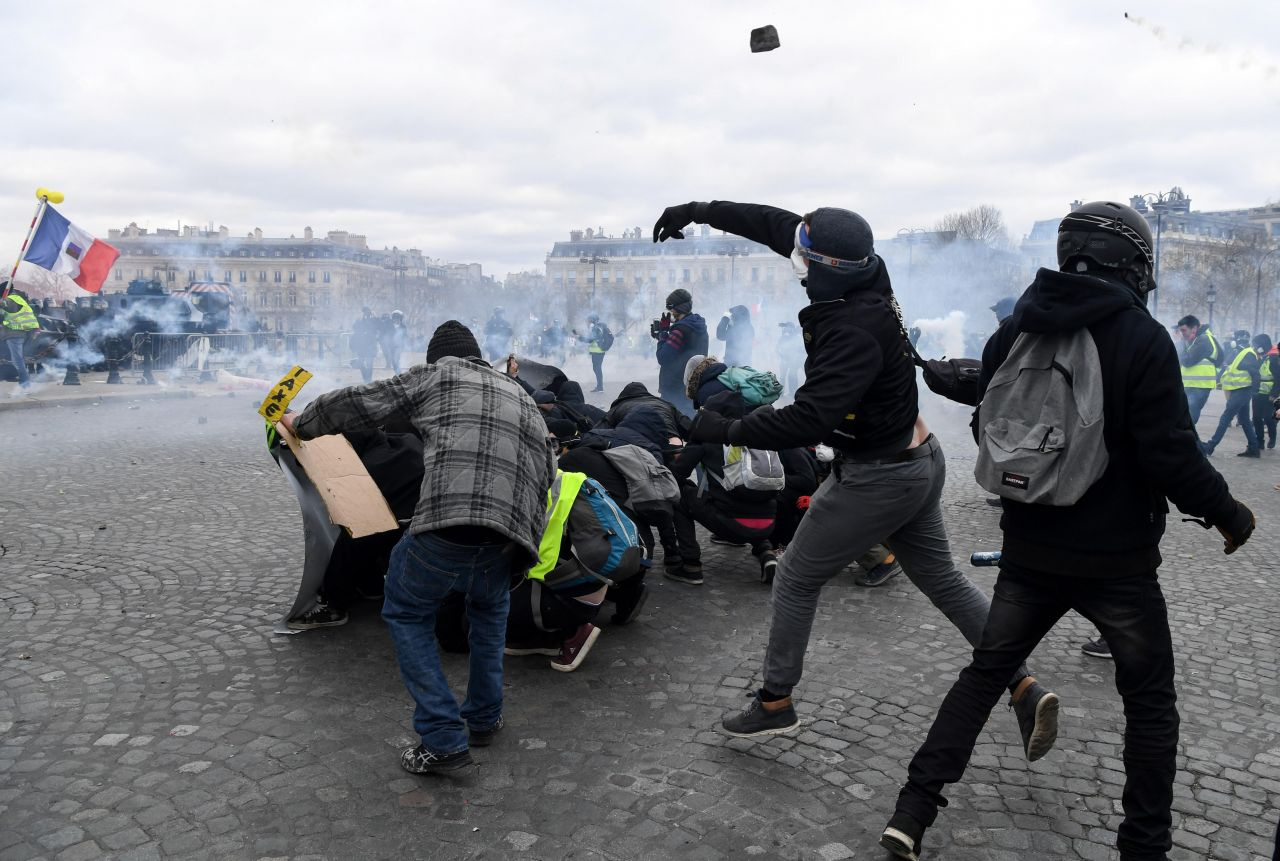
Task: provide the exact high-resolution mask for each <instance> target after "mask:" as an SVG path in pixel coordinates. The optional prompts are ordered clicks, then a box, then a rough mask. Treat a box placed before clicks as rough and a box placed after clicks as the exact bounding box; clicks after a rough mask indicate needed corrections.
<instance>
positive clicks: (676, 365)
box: [651, 287, 708, 416]
mask: <svg viewBox="0 0 1280 861" xmlns="http://www.w3.org/2000/svg"><path fill="white" fill-rule="evenodd" d="M651 334H652V335H653V337H654V338H655V339H656V340H657V342H658V346H657V349H656V350H655V352H654V355H655V356H656V358H657V360H658V393H659V394H660V395H662V398H663V400H666V401H668V402H670V403H671V404H672V405H673V406H674V407H675V408H676V409H678V410H679V411H680V412H682V413H684V414H685V415H687V416H692V415H693V404H692V403H691V402H690V401H689V398H688V397H687V396H686V395H685V393H684V381H683V379H682V377H683V374H684V366H685V365H686V364H687V363H688V361H689V357H690V356H696V355H698V354H702V355H706V352H707V344H708V341H707V321H706V320H704V319H703V318H702V315H701V314H695V313H693V295H692V294H691V293H690V292H689V291H688V290H685V289H684V288H683V287H682V288H679V289H676V290H672V291H671V295H669V296H667V313H665V314H663V315H662V320H661V322H659V323H658V324H657V325H656V326H655V327H654V328H653V329H652V331H651Z"/></svg>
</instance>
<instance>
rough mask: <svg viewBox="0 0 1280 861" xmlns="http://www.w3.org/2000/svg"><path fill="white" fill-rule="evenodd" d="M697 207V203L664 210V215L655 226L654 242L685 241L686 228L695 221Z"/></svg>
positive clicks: (669, 207) (683, 204)
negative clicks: (694, 212)
mask: <svg viewBox="0 0 1280 861" xmlns="http://www.w3.org/2000/svg"><path fill="white" fill-rule="evenodd" d="M697 205H698V204H697V202H690V203H682V204H680V205H679V206H668V207H667V208H666V209H664V210H662V215H661V216H659V217H658V220H657V222H656V223H655V224H654V225H653V241H654V242H666V241H667V240H668V239H671V238H672V237H674V238H676V239H684V228H685V227H686V226H687V225H688V224H689V222H691V221H693V210H694V207H696V206H697Z"/></svg>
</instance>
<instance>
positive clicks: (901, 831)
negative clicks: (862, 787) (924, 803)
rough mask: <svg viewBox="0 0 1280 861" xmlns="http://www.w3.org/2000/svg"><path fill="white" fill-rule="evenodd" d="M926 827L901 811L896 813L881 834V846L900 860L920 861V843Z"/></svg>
mask: <svg viewBox="0 0 1280 861" xmlns="http://www.w3.org/2000/svg"><path fill="white" fill-rule="evenodd" d="M923 839H924V826H923V825H921V824H920V823H919V822H916V821H915V820H914V819H912V818H911V817H910V816H908V815H907V814H905V813H902V812H901V811H895V812H894V814H893V816H892V817H891V818H890V819H889V824H888V825H886V826H885V827H884V831H883V832H882V833H881V834H880V845H881V846H883V847H884V848H885V849H888V850H889V851H890V852H892V853H893V854H894V856H896V857H898V858H906V859H907V861H920V841H921V840H923Z"/></svg>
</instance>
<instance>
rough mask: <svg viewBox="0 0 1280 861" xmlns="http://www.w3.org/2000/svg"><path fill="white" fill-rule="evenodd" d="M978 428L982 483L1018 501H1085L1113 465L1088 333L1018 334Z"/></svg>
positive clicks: (1098, 367) (1098, 375) (976, 470)
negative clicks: (1083, 498) (1111, 463)
mask: <svg viewBox="0 0 1280 861" xmlns="http://www.w3.org/2000/svg"><path fill="white" fill-rule="evenodd" d="M978 429H979V431H978V463H977V466H976V467H975V468H974V476H975V477H976V478H977V480H978V484H980V485H982V486H983V487H984V488H986V489H987V490H989V491H991V492H992V493H995V494H998V495H1000V496H1002V497H1004V498H1005V499H1010V500H1014V501H1016V502H1027V503H1036V504H1039V505H1058V506H1063V505H1074V504H1075V503H1076V502H1077V501H1079V499H1080V497H1082V496H1084V494H1085V491H1087V490H1088V489H1089V488H1090V487H1091V486H1093V483H1094V482H1096V481H1097V480H1098V479H1099V478H1101V477H1102V473H1103V472H1104V471H1105V470H1106V468H1107V447H1106V443H1105V442H1104V441H1103V438H1102V367H1101V365H1100V364H1099V362H1098V348H1097V345H1095V344H1094V342H1093V335H1091V334H1090V333H1089V330H1088V329H1087V328H1080V329H1077V330H1075V331H1074V332H1058V333H1052V334H1033V333H1029V332H1023V333H1022V334H1020V335H1019V336H1018V339H1017V340H1016V341H1014V343H1013V349H1012V350H1010V351H1009V356H1008V358H1006V359H1005V360H1004V362H1003V363H1002V364H1001V365H1000V367H999V368H998V369H997V370H996V372H995V375H994V376H992V378H991V383H990V384H989V385H988V386H987V391H986V394H984V395H983V397H982V403H981V404H980V405H979V407H978Z"/></svg>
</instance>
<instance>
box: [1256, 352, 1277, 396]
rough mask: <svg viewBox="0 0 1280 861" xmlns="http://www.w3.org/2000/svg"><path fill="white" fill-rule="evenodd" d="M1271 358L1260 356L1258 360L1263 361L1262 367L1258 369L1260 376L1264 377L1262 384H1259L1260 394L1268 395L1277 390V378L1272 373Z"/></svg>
mask: <svg viewBox="0 0 1280 861" xmlns="http://www.w3.org/2000/svg"><path fill="white" fill-rule="evenodd" d="M1270 359H1271V357H1270V356H1259V357H1258V361H1259V362H1261V363H1262V367H1261V368H1260V369H1259V371H1258V374H1259V376H1261V377H1262V385H1260V386H1258V394H1260V395H1266V396H1268V397H1270V396H1271V393H1272V392H1274V391H1275V390H1276V378H1275V377H1274V376H1273V375H1272V373H1271V360H1270Z"/></svg>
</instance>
